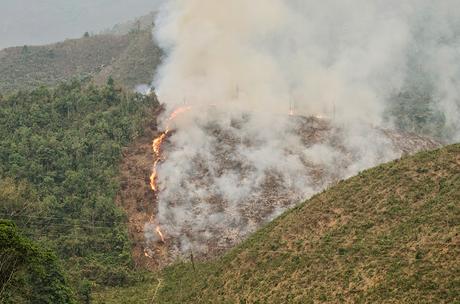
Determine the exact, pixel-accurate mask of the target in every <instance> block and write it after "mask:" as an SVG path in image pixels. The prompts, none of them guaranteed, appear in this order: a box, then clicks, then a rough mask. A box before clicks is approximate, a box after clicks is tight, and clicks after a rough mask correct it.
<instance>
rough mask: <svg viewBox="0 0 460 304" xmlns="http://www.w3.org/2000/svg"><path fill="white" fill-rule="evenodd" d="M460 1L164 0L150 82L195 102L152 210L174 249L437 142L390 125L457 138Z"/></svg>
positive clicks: (172, 96)
mask: <svg viewBox="0 0 460 304" xmlns="http://www.w3.org/2000/svg"><path fill="white" fill-rule="evenodd" d="M457 7H458V3H457V1H454V0H445V1H436V2H434V1H428V0H426V1H424V0H402V1H401V0H398V1H396V0H385V1H382V0H353V1H351V0H345V1H344V0H325V1H321V2H318V1H313V0H253V1H247V0H232V1H215V0H170V1H164V2H163V5H162V8H161V10H160V12H159V14H158V20H157V24H156V31H155V37H156V40H157V41H158V43H159V45H160V46H161V47H162V48H163V49H164V50H165V51H166V53H167V56H166V58H165V59H164V62H163V64H162V66H161V68H160V69H159V71H158V72H157V75H156V78H155V81H154V86H155V89H156V91H157V93H158V96H159V98H160V101H161V102H163V103H164V104H165V105H166V107H167V113H170V112H172V111H173V110H174V109H176V108H177V107H181V106H183V105H187V106H190V107H191V110H190V111H188V112H187V113H185V114H183V115H180V116H179V117H177V118H176V119H175V121H174V129H175V133H174V134H173V135H172V136H171V137H170V139H169V141H168V143H167V144H166V146H165V150H167V151H168V152H167V156H166V159H165V160H164V161H163V162H162V163H161V164H160V165H159V167H158V175H159V185H160V189H161V192H160V194H159V207H158V208H159V211H158V215H157V221H158V222H159V223H160V224H161V225H162V227H164V229H165V230H166V234H167V235H169V236H170V237H174V238H175V239H177V242H176V244H175V245H174V246H175V248H176V249H177V250H178V252H179V253H180V252H184V250H188V249H190V246H192V247H193V249H194V250H195V251H199V252H206V251H209V248H210V247H213V248H221V247H222V248H225V247H228V246H230V245H233V244H235V243H237V242H239V241H240V240H241V239H242V238H244V236H245V235H247V234H248V233H250V232H252V231H254V230H255V229H256V228H257V227H259V226H260V225H261V224H262V223H264V222H266V221H268V220H270V219H272V218H273V217H274V216H276V215H277V214H279V213H280V212H282V211H283V210H285V209H286V208H289V207H291V206H293V205H295V204H296V203H298V202H299V201H300V200H302V199H305V198H306V197H308V196H310V195H312V194H313V193H315V192H317V191H319V190H321V189H323V188H324V187H326V186H328V185H330V184H331V183H332V182H334V181H336V180H338V179H341V178H344V177H348V176H350V175H352V174H356V173H357V172H358V171H360V170H362V169H364V168H368V167H370V166H373V165H376V164H378V163H380V162H383V161H387V160H390V159H394V158H396V157H398V156H400V155H401V154H402V153H405V152H414V151H416V150H418V149H422V148H427V147H432V146H433V145H431V146H430V144H426V141H424V140H423V139H420V138H418V137H414V136H415V135H414V136H412V137H410V136H409V135H407V136H406V137H404V136H401V135H398V134H399V133H396V132H393V131H388V130H389V129H394V128H399V129H406V130H409V131H410V130H411V127H412V128H414V129H416V128H417V126H418V125H419V124H421V125H423V127H424V128H425V129H424V130H425V131H426V132H425V133H426V134H436V135H438V136H439V138H440V139H442V140H444V141H456V140H459V139H460V120H459V117H460V102H459V98H458V90H459V88H460V69H459V65H458V62H460V61H459V59H460V58H459V57H460V52H459V50H460V49H459V47H460V18H459V17H460V13H459V12H458V9H457ZM420 112H423V113H428V114H424V116H423V115H422V116H421V117H419V116H417V115H418V113H420ZM289 113H291V114H294V115H288V114H289ZM308 117H310V118H308ZM434 128H436V130H435V129H434ZM408 140H412V141H413V143H414V144H415V146H414V147H412V148H411V149H409V150H408V149H406V148H404V146H405V144H404V142H405V141H406V142H407V141H408Z"/></svg>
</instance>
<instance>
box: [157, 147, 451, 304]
mask: <svg viewBox="0 0 460 304" xmlns="http://www.w3.org/2000/svg"><path fill="white" fill-rule="evenodd" d="M459 253H460V145H458V144H457V145H452V146H449V147H446V148H443V149H441V150H437V151H432V152H423V153H420V154H417V155H416V156H413V157H409V158H405V159H403V160H398V161H394V162H391V163H388V164H384V165H381V166H379V167H376V168H374V169H371V170H368V171H365V172H362V173H360V174H359V175H358V176H356V177H353V178H351V179H349V180H346V181H343V182H340V183H338V184H337V185H335V186H334V187H332V188H331V189H329V190H327V191H325V192H323V193H321V194H318V195H316V196H314V197H313V198H312V199H310V200H308V201H307V202H305V203H303V204H301V205H300V206H298V207H297V208H295V209H293V210H291V211H289V212H287V213H285V214H284V215H282V216H281V217H279V218H278V219H276V220H275V221H273V222H271V223H270V224H268V225H267V226H266V227H265V228H263V229H261V230H260V231H259V232H257V233H255V234H254V235H253V236H252V237H251V238H250V239H248V240H247V241H246V242H244V243H243V244H241V245H240V246H239V247H237V248H235V249H234V250H232V251H231V252H229V253H228V254H226V255H225V256H223V257H222V258H220V259H217V260H215V261H211V262H203V263H200V264H198V265H196V266H197V267H196V271H194V270H193V268H192V266H191V265H190V264H188V263H180V264H176V265H174V266H171V267H169V268H167V269H165V270H164V272H163V274H162V275H163V280H164V281H163V284H162V285H161V288H160V290H159V293H158V295H157V297H156V299H155V300H156V301H157V302H158V303H318V302H352V303H355V302H357V303H365V302H366V303H382V302H383V303H385V302H386V303H455V302H456V303H458V302H459V301H460V265H459V262H458V261H459V260H460V259H459V258H460V254H459ZM151 284H154V282H152V283H151Z"/></svg>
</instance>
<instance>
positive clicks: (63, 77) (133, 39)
mask: <svg viewBox="0 0 460 304" xmlns="http://www.w3.org/2000/svg"><path fill="white" fill-rule="evenodd" d="M151 30H152V28H151V27H150V28H147V29H143V30H139V31H137V30H133V31H131V32H130V33H128V34H124V35H112V34H105V35H96V36H88V37H83V38H80V39H70V40H66V41H64V42H59V43H56V44H50V45H44V46H21V47H13V48H8V49H4V50H0V93H2V94H6V93H9V92H12V91H15V90H18V89H21V90H24V89H32V88H36V87H38V86H40V85H53V86H54V85H56V84H58V83H60V82H65V81H68V80H70V79H72V78H81V79H83V78H95V79H96V80H98V82H99V83H100V84H103V83H105V81H106V80H107V79H108V77H109V76H112V77H113V78H114V79H115V80H116V81H117V82H118V83H120V84H123V85H124V86H126V87H129V88H133V87H134V86H136V85H138V84H142V83H150V82H151V81H152V79H153V74H154V71H155V68H156V66H157V65H158V63H159V61H160V59H161V51H160V49H159V48H158V47H156V46H155V44H154V42H153V39H152V34H151Z"/></svg>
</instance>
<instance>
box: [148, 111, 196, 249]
mask: <svg viewBox="0 0 460 304" xmlns="http://www.w3.org/2000/svg"><path fill="white" fill-rule="evenodd" d="M190 109H191V107H180V108H178V109H176V110H175V111H174V112H172V113H171V115H170V116H169V118H168V120H167V125H166V130H165V131H163V132H162V133H160V135H158V136H157V137H156V138H155V139H154V140H153V143H152V150H153V154H154V159H155V161H154V163H153V169H152V174H151V175H150V188H151V189H152V191H153V192H155V193H157V192H158V191H159V188H158V183H157V179H158V172H157V167H158V164H159V163H160V162H161V161H162V160H163V159H162V155H161V147H162V145H163V143H164V141H165V139H166V138H167V136H168V134H169V133H170V132H171V125H170V124H171V122H172V121H173V120H174V119H175V118H176V117H177V116H178V115H180V114H182V113H184V112H187V111H188V110H190ZM155 231H156V233H157V234H158V235H159V236H160V239H161V241H162V242H163V243H164V242H165V237H164V235H163V233H162V232H161V227H160V226H157V228H156V229H155Z"/></svg>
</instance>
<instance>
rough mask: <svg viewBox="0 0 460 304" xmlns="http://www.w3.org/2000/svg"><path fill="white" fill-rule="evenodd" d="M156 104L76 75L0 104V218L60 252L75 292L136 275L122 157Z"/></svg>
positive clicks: (124, 281) (82, 293) (133, 278)
mask: <svg viewBox="0 0 460 304" xmlns="http://www.w3.org/2000/svg"><path fill="white" fill-rule="evenodd" d="M156 105H157V101H156V99H155V98H154V97H147V96H142V95H139V94H131V93H125V92H123V91H122V90H121V89H118V88H117V87H116V86H115V84H114V82H113V80H112V79H111V78H109V81H108V83H107V85H105V86H103V87H100V88H99V87H95V86H93V85H91V84H85V83H82V82H80V81H72V82H68V83H65V84H62V85H59V86H58V87H57V88H56V89H47V88H45V87H41V88H38V89H35V90H33V91H30V92H28V91H20V92H18V93H15V94H13V95H10V96H9V97H4V98H3V99H2V100H1V101H0V142H1V143H2V144H1V145H0V218H3V219H9V220H13V221H14V222H15V223H16V224H17V226H18V227H19V228H20V229H21V230H22V231H24V233H26V234H27V235H28V236H29V237H30V238H32V239H34V240H35V241H37V242H39V243H40V244H42V245H43V246H46V247H48V248H50V249H52V250H53V251H54V252H56V253H57V255H58V256H59V257H60V258H61V260H62V263H63V265H64V268H65V269H66V270H67V274H68V277H69V280H70V284H71V286H72V288H73V289H74V291H75V292H76V294H77V295H78V297H79V298H80V299H83V298H84V297H87V296H88V295H89V293H90V291H91V289H92V288H93V287H97V286H105V285H109V286H119V285H123V284H127V283H131V282H133V281H136V280H138V279H139V275H138V273H136V272H135V271H134V270H133V263H132V259H131V255H130V250H131V246H130V242H129V240H128V236H127V228H126V224H125V221H126V217H125V215H124V213H123V211H122V210H121V209H120V208H118V207H117V206H116V204H115V196H116V193H117V192H118V190H119V183H118V164H119V161H120V159H121V157H122V149H123V147H124V146H126V145H127V144H128V143H130V142H131V141H132V140H133V139H134V138H136V137H137V136H139V135H140V134H142V132H143V130H144V127H145V124H146V123H147V122H149V121H151V118H150V113H151V111H152V110H153V109H154V108H155V107H156Z"/></svg>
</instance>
